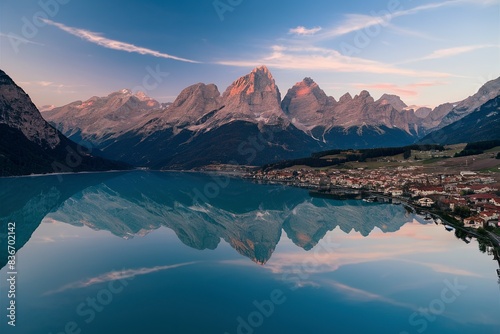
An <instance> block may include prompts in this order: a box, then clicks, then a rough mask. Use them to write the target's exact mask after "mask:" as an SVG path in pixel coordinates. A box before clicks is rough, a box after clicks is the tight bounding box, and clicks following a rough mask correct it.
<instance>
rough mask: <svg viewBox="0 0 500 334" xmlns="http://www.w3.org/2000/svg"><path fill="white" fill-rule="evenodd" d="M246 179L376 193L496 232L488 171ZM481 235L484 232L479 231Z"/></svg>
mask: <svg viewBox="0 0 500 334" xmlns="http://www.w3.org/2000/svg"><path fill="white" fill-rule="evenodd" d="M245 177H246V178H249V179H253V180H256V181H258V182H266V183H283V184H287V185H292V186H297V187H302V188H307V189H310V190H313V191H320V192H322V193H325V194H328V193H330V192H332V190H336V191H338V190H339V189H343V190H344V191H348V192H351V193H352V192H355V193H361V192H363V193H365V194H379V195H383V196H384V197H386V198H387V197H388V198H392V199H394V201H395V202H396V203H399V201H404V202H405V203H408V204H409V205H411V206H413V207H416V208H422V209H426V210H429V211H431V210H432V211H434V212H436V211H437V212H443V213H446V215H447V216H449V217H452V218H453V219H454V220H455V222H458V223H459V224H460V225H463V227H470V228H473V229H476V230H477V229H484V230H487V231H491V232H493V233H496V234H497V235H498V234H499V233H500V223H499V216H500V192H499V190H500V184H499V183H498V181H497V180H496V179H495V178H494V177H493V176H492V174H491V173H481V172H472V171H467V170H464V171H457V172H444V173H438V172H428V171H425V169H424V168H423V167H419V166H399V167H397V168H387V167H379V168H376V169H365V168H356V169H328V170H318V169H310V168H301V169H297V168H290V169H282V170H270V171H264V170H258V171H253V172H250V173H248V174H247V175H246V176H245ZM482 232H484V231H482Z"/></svg>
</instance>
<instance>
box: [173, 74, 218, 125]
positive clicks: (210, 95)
mask: <svg viewBox="0 0 500 334" xmlns="http://www.w3.org/2000/svg"><path fill="white" fill-rule="evenodd" d="M221 107H222V97H221V95H220V92H219V89H218V88H217V86H216V85H214V84H209V85H206V84H203V83H197V84H194V85H191V86H189V87H187V88H185V89H184V90H183V91H182V92H181V93H180V94H179V96H177V98H176V99H175V101H174V103H172V105H171V106H170V107H169V108H168V109H167V111H166V112H165V116H164V121H165V122H166V123H168V124H171V125H173V126H176V127H184V126H188V125H190V124H193V123H195V122H196V121H198V120H199V119H200V118H201V117H203V116H204V115H205V114H207V113H210V112H212V111H215V110H218V109H220V108H221Z"/></svg>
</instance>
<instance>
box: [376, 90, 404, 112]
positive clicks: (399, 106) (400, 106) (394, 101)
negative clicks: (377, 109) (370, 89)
mask: <svg viewBox="0 0 500 334" xmlns="http://www.w3.org/2000/svg"><path fill="white" fill-rule="evenodd" d="M377 103H378V104H380V105H386V104H390V105H391V106H392V107H393V108H394V109H396V110H397V111H399V112H401V111H403V110H404V109H405V108H407V107H408V106H407V105H406V103H404V102H403V101H402V100H401V98H400V97H399V96H397V95H391V94H384V95H382V96H381V97H380V99H378V100H377Z"/></svg>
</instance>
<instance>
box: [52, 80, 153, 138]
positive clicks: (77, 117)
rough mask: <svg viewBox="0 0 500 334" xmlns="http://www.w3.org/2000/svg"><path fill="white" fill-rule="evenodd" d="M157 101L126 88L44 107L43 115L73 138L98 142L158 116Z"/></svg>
mask: <svg viewBox="0 0 500 334" xmlns="http://www.w3.org/2000/svg"><path fill="white" fill-rule="evenodd" d="M160 107H161V106H160V103H159V102H158V101H156V100H154V99H152V98H150V97H148V96H146V94H144V93H142V92H138V93H137V94H134V93H132V91H130V90H128V89H123V90H121V91H118V92H114V93H111V94H109V95H108V96H105V97H97V96H94V97H91V98H90V99H88V100H86V101H83V102H82V101H76V102H73V103H70V104H68V105H65V106H62V107H58V108H53V109H51V110H48V111H45V112H44V113H43V117H44V118H45V119H46V120H48V121H49V122H51V123H52V124H54V125H55V126H56V127H57V128H58V129H59V130H60V131H61V132H62V133H64V134H65V135H66V136H68V137H70V138H75V140H77V141H78V140H80V139H84V140H87V141H90V142H94V143H99V142H100V141H102V140H103V139H105V138H106V139H107V138H110V137H118V136H120V135H121V134H123V133H126V132H127V131H131V130H133V129H135V128H136V127H137V126H138V125H139V124H142V123H144V122H147V121H149V120H151V119H153V118H157V117H159V116H160V110H159V109H160Z"/></svg>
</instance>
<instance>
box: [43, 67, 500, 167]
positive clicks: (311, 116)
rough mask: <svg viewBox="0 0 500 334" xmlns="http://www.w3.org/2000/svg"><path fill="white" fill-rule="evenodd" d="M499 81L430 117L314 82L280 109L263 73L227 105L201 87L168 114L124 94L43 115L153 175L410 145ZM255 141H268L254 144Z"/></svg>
mask: <svg viewBox="0 0 500 334" xmlns="http://www.w3.org/2000/svg"><path fill="white" fill-rule="evenodd" d="M499 81H500V78H499V79H497V80H496V81H493V82H490V83H488V84H487V85H485V87H484V88H482V89H481V90H480V92H478V94H476V95H474V96H472V97H470V98H468V99H466V100H464V101H462V102H459V103H446V104H443V105H440V106H438V107H437V108H435V109H433V110H431V109H430V108H420V107H408V106H407V105H406V104H405V103H404V102H403V101H402V100H401V98H400V97H398V96H396V95H389V94H384V95H382V97H381V98H380V99H378V100H376V101H375V100H374V98H373V97H372V96H371V95H370V93H369V92H368V91H362V92H360V93H359V94H358V95H356V96H354V97H352V96H351V95H350V94H349V93H346V94H345V95H343V96H342V97H341V98H340V99H339V101H336V100H335V99H334V98H333V97H330V96H327V95H326V94H325V92H324V91H323V90H322V89H321V88H320V87H319V85H318V84H317V83H315V82H314V80H312V79H311V78H305V79H304V80H303V81H301V82H299V83H297V84H296V85H294V87H292V88H291V89H290V90H288V92H287V94H286V96H285V97H284V99H283V101H282V100H281V94H280V91H279V89H278V87H277V85H276V82H275V80H274V78H273V76H272V75H271V73H270V71H269V70H268V69H267V68H266V67H265V66H260V67H257V68H255V69H254V70H253V71H251V72H250V73H249V74H247V75H245V76H242V77H241V78H239V79H237V80H236V81H234V82H233V83H232V84H231V85H230V86H229V87H228V88H227V89H226V90H225V91H224V93H223V94H222V96H221V94H220V93H219V90H218V89H217V87H216V86H215V85H213V84H209V85H206V84H203V83H198V84H195V85H192V86H190V87H188V88H186V89H184V90H183V91H182V92H181V93H180V94H179V96H178V97H177V99H176V100H175V102H174V103H172V104H170V105H168V106H166V105H160V104H159V103H158V102H156V101H154V100H152V99H150V98H148V97H146V96H144V95H140V96H139V95H137V94H136V95H134V94H132V93H131V92H129V91H127V90H124V91H121V92H116V93H113V94H110V95H109V96H108V97H105V98H97V97H94V98H91V99H90V100H88V101H86V102H81V101H77V102H74V103H72V104H69V105H67V106H65V107H61V108H55V109H52V110H50V111H47V112H44V113H43V115H44V116H45V117H47V118H48V119H49V120H51V122H53V123H54V124H56V125H57V127H58V128H59V129H61V130H63V131H64V133H66V134H68V135H70V136H72V137H71V138H74V139H79V138H80V137H82V138H83V139H87V140H89V141H90V142H92V143H93V144H94V145H95V146H96V147H97V148H100V149H103V150H105V153H107V154H109V155H107V156H108V157H111V158H113V159H125V158H126V159H130V160H129V161H128V162H130V163H132V164H139V165H141V166H143V165H144V166H155V167H157V168H158V167H168V166H170V167H172V166H175V168H178V167H179V166H182V167H186V166H193V165H200V164H203V163H206V162H207V161H208V162H209V163H211V162H229V161H233V162H234V161H237V162H238V163H241V162H243V163H246V162H245V161H248V160H252V161H251V162H252V163H255V164H260V163H268V162H272V161H273V160H274V161H275V160H276V159H283V158H285V157H288V158H290V157H292V156H304V155H308V154H309V153H310V152H313V151H318V150H321V149H329V148H350V147H351V148H370V147H381V146H403V145H407V144H411V143H414V142H415V141H416V140H417V139H418V138H421V137H423V136H424V135H426V134H427V133H429V132H430V131H431V130H432V129H435V128H436V127H438V126H440V125H441V123H442V122H444V121H443V119H444V118H445V116H446V117H455V116H456V115H458V114H460V113H462V112H468V110H469V109H470V108H471V107H472V106H474V105H477V104H478V103H480V102H481V101H483V100H484V99H486V98H487V97H488V96H490V95H494V94H497V93H498V87H497V86H500V84H499ZM497 84H498V85H497ZM464 110H465V111H464ZM447 115H448V116H447ZM453 115H455V116H453ZM456 117H458V116H456ZM263 134H267V135H263ZM269 134H271V136H269ZM254 138H261V141H262V142H261V143H255V140H254ZM263 138H271V139H269V140H267V139H263ZM249 143H253V144H251V145H250V144H249ZM248 145H250V146H253V147H252V148H250V147H248ZM250 150H252V151H255V152H253V153H256V154H252V155H251V156H252V159H242V156H244V155H245V153H244V152H250ZM257 153H258V154H257ZM202 156H203V159H202ZM187 161H190V162H189V163H187Z"/></svg>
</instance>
